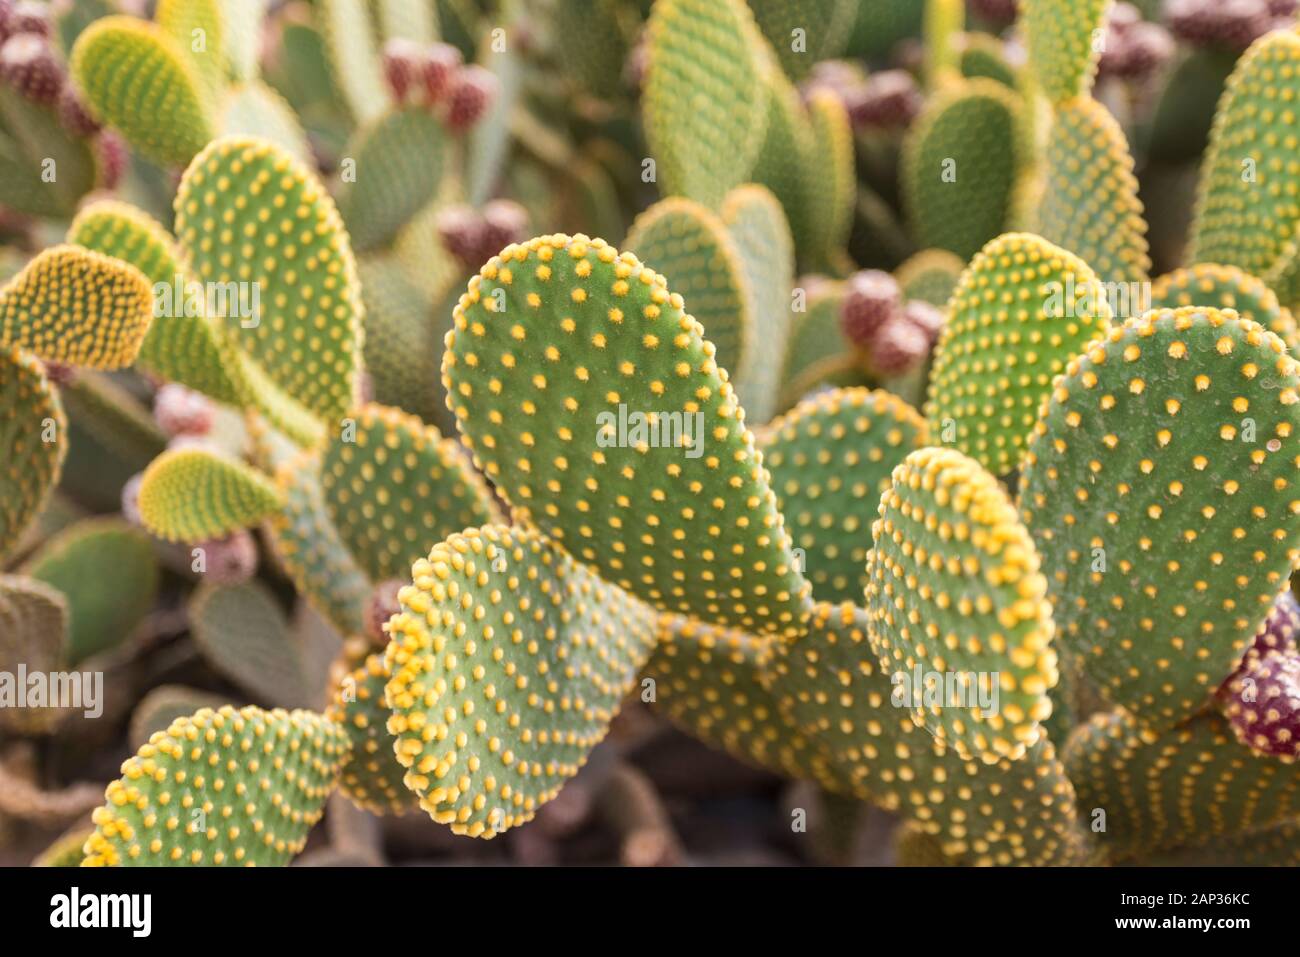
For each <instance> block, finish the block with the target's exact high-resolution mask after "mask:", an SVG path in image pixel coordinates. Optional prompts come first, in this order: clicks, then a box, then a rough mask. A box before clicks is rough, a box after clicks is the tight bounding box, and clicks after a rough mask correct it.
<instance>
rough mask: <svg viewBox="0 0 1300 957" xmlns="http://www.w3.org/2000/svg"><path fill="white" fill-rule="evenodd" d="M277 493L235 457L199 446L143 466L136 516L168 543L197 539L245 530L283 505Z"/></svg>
mask: <svg viewBox="0 0 1300 957" xmlns="http://www.w3.org/2000/svg"><path fill="white" fill-rule="evenodd" d="M282 504H283V502H282V500H281V497H280V493H279V491H278V490H277V489H276V487H275V486H274V485H272V484H271V482H270V481H269V480H268V479H266V478H265V477H263V476H262V475H261V474H260V473H258V472H256V471H254V470H253V469H250V468H249V467H248V466H246V465H243V464H242V463H240V462H237V461H235V460H233V459H226V458H222V457H220V456H217V455H213V454H212V453H210V452H205V451H201V450H198V449H181V450H176V451H170V452H164V453H163V454H162V455H160V456H158V458H156V459H155V460H154V461H153V463H152V464H151V465H150V466H149V468H147V469H146V470H145V473H144V482H143V483H142V484H141V486H140V518H141V520H142V521H143V522H144V526H145V528H147V529H148V530H149V531H150V532H152V533H153V534H154V535H157V536H158V537H159V538H162V539H164V540H166V541H169V542H201V541H206V540H208V539H211V538H220V537H222V536H224V535H228V534H229V533H230V532H233V531H235V530H237V529H241V528H247V527H248V526H250V525H253V524H255V523H257V522H260V521H261V520H262V519H264V518H266V517H267V516H268V515H270V514H272V513H273V512H275V511H276V510H277V509H279V508H280V507H281V506H282Z"/></svg>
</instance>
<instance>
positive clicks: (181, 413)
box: [153, 382, 216, 439]
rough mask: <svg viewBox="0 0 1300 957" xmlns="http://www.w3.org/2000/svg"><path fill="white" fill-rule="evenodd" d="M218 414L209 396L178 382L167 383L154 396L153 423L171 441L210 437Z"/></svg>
mask: <svg viewBox="0 0 1300 957" xmlns="http://www.w3.org/2000/svg"><path fill="white" fill-rule="evenodd" d="M215 411H216V410H215V407H214V406H213V404H212V400H211V399H209V398H208V397H207V396H205V395H203V394H202V393H201V392H195V391H194V390H193V389H187V388H185V386H183V385H180V384H179V383H176V382H168V383H167V384H166V385H164V386H163V387H162V388H160V389H159V390H158V394H157V395H155V396H154V401H153V417H154V421H156V422H157V423H158V427H159V428H160V429H162V430H163V431H164V432H166V433H167V436H168V438H173V439H174V438H176V437H177V436H181V435H193V436H201V435H207V434H208V433H209V432H211V431H212V423H213V418H214V415H215Z"/></svg>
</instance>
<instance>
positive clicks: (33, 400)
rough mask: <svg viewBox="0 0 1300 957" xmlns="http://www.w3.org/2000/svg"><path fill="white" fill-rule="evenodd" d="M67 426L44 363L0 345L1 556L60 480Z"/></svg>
mask: <svg viewBox="0 0 1300 957" xmlns="http://www.w3.org/2000/svg"><path fill="white" fill-rule="evenodd" d="M67 428H68V423H67V419H66V417H65V416H64V414H63V404H62V403H61V402H60V401H59V395H58V392H56V391H55V390H54V387H53V386H51V385H50V383H49V380H48V379H46V378H45V372H44V370H43V369H42V368H41V364H40V362H38V361H37V360H36V359H34V358H32V357H31V356H29V355H27V354H26V353H24V352H21V351H19V350H18V349H11V348H4V347H0V557H3V556H4V554H5V552H7V551H8V550H9V549H10V548H12V547H13V546H14V544H15V543H16V542H17V541H18V539H19V538H20V537H21V536H22V534H23V531H24V529H26V528H27V526H28V525H30V524H31V522H32V520H33V519H35V518H36V516H37V514H38V513H39V512H40V511H41V509H42V508H44V506H45V502H46V501H47V500H48V499H49V495H50V491H51V490H52V489H53V488H54V485H55V483H56V482H58V480H59V474H60V473H61V472H62V470H63V460H64V458H65V457H66V456H67V454H68V442H67V439H66V438H65V435H64V433H66V432H67ZM47 439H50V440H51V441H46V440H47Z"/></svg>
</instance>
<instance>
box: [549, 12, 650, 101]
mask: <svg viewBox="0 0 1300 957" xmlns="http://www.w3.org/2000/svg"><path fill="white" fill-rule="evenodd" d="M550 16H551V24H550V27H551V35H552V38H553V40H554V42H555V44H556V55H557V57H558V59H559V62H561V63H562V64H563V65H564V68H565V72H566V73H567V74H568V76H569V77H570V78H571V79H572V81H573V82H574V83H575V84H576V86H577V87H578V88H579V89H581V90H582V91H583V92H584V93H588V94H590V95H592V96H595V97H599V98H601V99H613V98H615V97H617V95H618V94H619V93H620V92H621V90H622V88H623V66H624V64H625V63H626V62H627V55H628V51H629V47H630V45H631V36H630V29H629V28H630V27H632V26H635V25H636V23H637V15H636V13H635V12H634V11H633V10H632V9H631V7H630V6H629V5H628V4H625V3H622V2H621V0H558V2H557V3H556V4H555V5H554V6H553V7H552V12H551V15H550Z"/></svg>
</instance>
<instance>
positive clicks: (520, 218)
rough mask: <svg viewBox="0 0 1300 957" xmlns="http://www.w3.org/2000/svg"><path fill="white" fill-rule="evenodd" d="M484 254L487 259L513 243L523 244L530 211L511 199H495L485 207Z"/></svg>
mask: <svg viewBox="0 0 1300 957" xmlns="http://www.w3.org/2000/svg"><path fill="white" fill-rule="evenodd" d="M483 223H484V229H483V236H482V241H483V246H484V247H485V248H484V249H482V250H481V252H482V253H483V255H482V256H480V257H479V258H480V259H487V258H488V257H490V256H493V255H495V254H496V253H499V252H500V251H501V250H502V249H505V247H507V246H509V245H510V244H511V243H518V242H522V241H523V240H524V238H525V236H524V234H525V233H526V232H527V230H528V210H526V209H524V208H523V207H522V206H520V205H519V204H518V203H516V202H514V201H513V200H509V199H494V200H492V202H490V203H488V204H487V205H486V206H484V207H483Z"/></svg>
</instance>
